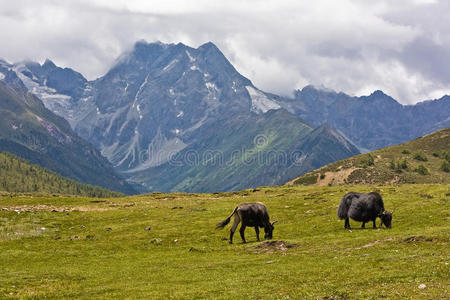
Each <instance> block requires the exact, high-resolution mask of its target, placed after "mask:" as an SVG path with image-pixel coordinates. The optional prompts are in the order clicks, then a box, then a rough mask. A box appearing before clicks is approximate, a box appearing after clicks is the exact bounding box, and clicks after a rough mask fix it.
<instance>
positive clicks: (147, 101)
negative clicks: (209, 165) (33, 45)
mask: <svg viewBox="0 0 450 300" xmlns="http://www.w3.org/2000/svg"><path fill="white" fill-rule="evenodd" d="M28 65H30V64H28ZM44 65H45V67H44ZM11 66H12V67H11V68H12V70H15V71H16V72H18V73H20V74H18V75H17V77H18V78H19V79H20V78H23V79H24V80H25V85H27V86H28V88H29V89H31V90H34V91H35V92H37V94H38V96H40V97H41V98H44V99H46V101H44V103H45V105H46V106H47V107H49V108H50V109H51V110H52V111H54V112H55V113H56V114H59V115H61V116H63V117H64V118H66V119H67V120H68V121H69V123H70V125H71V127H72V128H73V129H74V130H75V132H77V133H78V134H79V135H80V136H81V137H83V138H84V139H86V140H87V141H89V142H91V143H92V144H93V145H94V146H95V147H96V148H97V149H99V150H100V151H101V153H102V155H104V156H105V157H107V158H108V160H109V161H110V162H111V163H112V164H113V165H114V167H115V169H116V170H118V171H119V172H121V173H122V174H123V175H125V176H126V177H127V178H128V180H130V182H133V180H137V181H139V182H140V183H142V184H144V185H149V184H150V182H149V180H151V179H152V180H155V181H156V182H160V181H159V179H158V178H156V179H155V178H154V176H153V175H148V174H149V173H155V174H161V172H160V171H158V170H160V169H161V168H162V166H163V168H167V169H165V170H166V171H167V172H168V173H169V174H175V172H173V171H168V170H172V167H171V166H168V163H170V161H171V159H172V158H173V157H176V156H177V155H182V154H183V153H186V151H188V150H195V151H200V152H199V153H197V155H199V154H201V153H203V152H204V151H206V149H205V145H208V143H211V142H209V141H207V140H206V138H209V139H211V141H214V140H215V139H217V138H219V139H220V138H224V139H225V138H230V139H231V141H232V142H231V144H233V145H234V147H238V148H239V147H240V146H239V145H238V144H235V143H234V140H236V141H241V143H244V144H245V143H246V144H248V142H249V141H252V140H253V138H255V136H259V135H261V134H263V135H264V134H265V133H260V132H257V130H258V129H257V128H258V126H257V124H253V123H251V120H253V121H254V120H255V118H256V119H257V118H258V117H257V116H260V117H261V119H264V120H265V121H267V122H269V123H271V122H272V121H271V118H275V119H277V118H276V117H274V116H273V115H272V114H271V113H270V112H271V111H279V110H286V112H287V113H288V114H291V115H295V116H296V119H295V121H293V122H294V123H295V124H297V125H295V126H299V128H300V127H302V126H303V125H301V124H308V125H307V127H310V128H321V126H322V125H324V124H328V127H331V128H333V130H325V128H326V127H323V128H322V130H319V129H318V130H317V131H314V134H318V135H319V136H320V137H319V138H317V139H314V138H312V137H311V138H310V139H309V140H307V139H305V140H302V141H303V142H306V141H308V142H310V143H313V142H316V143H319V144H320V143H323V145H327V147H330V148H326V149H321V151H322V154H319V156H318V157H316V158H314V159H315V162H314V163H312V162H307V161H305V164H307V165H308V166H309V168H314V167H317V166H318V164H320V163H319V162H320V161H321V162H322V163H325V162H329V159H341V158H343V156H338V155H337V156H333V155H332V153H331V152H332V151H333V149H332V146H331V145H333V144H336V145H338V144H339V146H338V149H339V150H336V152H338V153H339V155H353V154H355V153H356V152H358V151H360V152H365V151H370V150H372V149H375V148H379V147H381V146H383V145H386V144H395V143H399V142H402V141H404V140H405V139H411V138H414V137H416V136H417V135H418V134H419V133H423V132H427V131H429V130H431V129H435V128H440V127H442V126H446V124H447V123H449V122H450V120H447V119H445V118H444V117H443V116H444V115H445V113H446V110H448V108H447V101H448V99H447V98H443V100H442V103H441V102H439V101H432V102H426V103H424V104H422V105H416V106H413V107H412V108H408V109H406V110H405V109H404V108H403V107H404V106H402V105H401V104H399V103H398V102H397V101H396V100H395V99H393V98H392V97H390V96H388V95H386V94H384V93H383V92H382V91H374V92H373V93H372V94H371V95H369V96H364V97H351V96H348V95H346V94H344V93H337V92H334V91H332V90H330V89H326V88H317V87H314V86H306V87H305V88H303V89H302V90H297V91H296V92H295V93H294V98H286V97H282V96H277V95H274V94H271V93H266V92H264V91H261V90H259V89H258V88H257V87H255V86H254V85H253V84H252V82H251V81H250V80H249V79H247V78H245V77H244V76H242V75H241V74H240V73H239V72H238V71H237V70H236V69H235V68H234V66H233V65H232V64H231V63H230V62H229V61H228V60H227V58H226V57H225V56H224V55H223V53H222V52H221V51H220V50H219V48H217V46H215V45H214V44H213V43H211V42H208V43H205V44H203V45H201V46H199V47H198V48H192V47H189V46H186V45H184V44H182V43H178V44H164V43H161V42H156V43H148V42H146V41H138V42H136V43H135V45H134V47H133V49H131V50H130V51H127V52H126V53H123V54H122V55H121V56H119V58H118V59H117V60H116V62H115V64H114V65H113V66H112V67H111V68H110V70H109V71H108V72H107V73H106V74H105V75H104V76H101V77H99V78H97V79H96V80H93V81H87V80H85V79H83V78H81V77H82V75H81V74H79V73H78V72H76V71H74V70H71V69H68V68H64V69H62V68H59V67H57V66H56V65H54V64H53V63H52V62H51V61H47V62H46V63H44V64H43V65H40V68H39V67H37V66H36V65H31V69H33V68H34V71H33V70H30V68H28V67H27V66H26V65H24V64H22V65H11ZM33 66H34V67H33ZM55 67H56V69H55ZM44 69H45V70H44ZM49 70H53V72H49ZM55 70H57V71H55ZM64 70H65V71H64ZM0 72H2V71H1V70H0ZM28 73H29V74H28ZM34 73H36V74H34ZM52 74H66V75H65V76H66V78H69V79H70V78H71V79H70V80H69V79H68V80H69V81H70V83H64V82H63V83H59V84H58V82H56V83H52V87H50V86H47V85H45V84H44V83H48V82H49V81H48V80H49V79H51V78H52ZM27 75H28V76H27ZM30 75H31V76H30ZM79 76H81V77H79ZM10 77H11V76H10ZM5 78H6V76H5ZM11 80H12V79H11ZM30 80H31V81H32V82H30ZM40 84H44V85H42V86H41V85H40ZM36 85H37V86H36ZM318 104H319V105H318ZM435 107H437V108H435ZM424 112H425V113H424ZM423 114H424V115H425V116H424V118H427V117H428V119H427V120H423V121H422V124H419V123H418V122H417V120H420V119H421V115H423ZM243 116H245V118H244V117H243ZM286 116H287V115H286ZM429 116H432V117H431V118H430V117H429ZM234 118H237V119H236V120H240V121H239V122H242V124H247V125H246V126H248V129H249V131H252V132H253V134H254V136H253V137H250V136H249V135H246V136H245V135H241V133H239V132H236V133H230V132H228V131H227V129H226V128H224V126H223V125H224V124H230V123H228V121H229V120H233V119H234ZM408 120H413V121H414V122H416V125H415V126H412V128H413V129H411V130H410V129H409V128H406V127H405V126H404V125H402V124H405V122H407V121H408ZM236 122H237V121H236ZM271 124H273V126H274V131H279V132H283V131H284V130H286V128H282V127H281V125H278V124H276V123H271ZM279 124H282V123H279ZM283 124H284V125H283V126H284V127H286V126H287V125H286V124H285V123H283ZM208 127H211V128H208ZM205 128H208V130H205ZM302 128H306V127H302ZM209 129H211V131H210V130H209ZM307 131H308V132H309V133H313V131H309V130H307ZM286 132H289V130H288V131H286ZM290 134H292V133H290ZM217 136H218V137H217ZM244 136H245V138H246V139H247V140H246V141H244V140H242V139H243V137H244ZM291 138H295V135H294V136H292V137H291ZM324 141H327V142H324ZM349 141H351V144H354V145H355V146H357V148H358V149H359V150H358V149H356V148H354V147H350V146H348V145H349ZM220 145H221V146H220V147H224V149H228V146H227V145H225V144H223V143H222V144H220ZM292 145H293V144H292V142H290V141H288V140H287V139H284V140H283V147H284V148H283V151H288V152H294V151H295V147H299V149H300V148H301V149H304V147H303V146H302V145H299V144H298V145H296V146H292ZM273 146H275V145H273ZM192 147H194V148H195V147H197V148H195V149H193V148H192ZM292 147H293V148H292ZM319 148H320V147H319ZM308 149H309V150H308V151H317V150H313V149H314V147H313V145H312V144H311V147H309V148H308ZM342 149H346V150H342ZM215 150H219V151H222V149H215ZM341 150H342V151H341ZM355 151H356V152H355ZM225 152H226V151H225ZM309 154H311V153H309ZM308 157H309V158H310V159H312V158H313V156H311V155H309V156H308ZM164 166H165V167H164ZM251 168H253V169H258V167H257V166H252V167H251ZM286 168H288V169H289V168H290V167H289V166H287V167H286ZM194 169H195V168H194ZM194 169H193V170H194ZM274 170H275V169H274ZM302 170H303V171H308V170H307V169H306V168H305V169H302ZM250 171H251V170H250ZM260 171H261V172H263V173H264V171H263V170H260ZM303 171H302V172H303ZM190 172H192V170H191V171H190ZM190 172H185V173H183V172H182V173H183V174H184V175H183V176H187V177H186V178H180V181H179V182H178V183H177V184H175V185H172V184H169V185H170V186H171V188H176V187H177V186H178V187H180V186H184V187H186V189H189V187H188V186H189V184H187V185H186V184H182V182H185V183H186V182H189V180H188V178H190V177H192V175H189V174H190ZM198 172H199V173H202V172H203V171H202V170H198ZM217 172H219V173H220V172H221V171H217ZM277 172H278V173H277ZM144 173H147V175H145V176H144V175H142V174H144ZM206 173H208V172H206ZM206 173H202V174H206ZM233 173H234V171H233V170H229V173H227V174H224V176H225V177H226V176H230V174H233ZM250 173H251V172H250ZM287 173H289V172H288V171H285V170H282V169H281V168H279V169H278V170H277V171H276V172H275V171H274V172H273V176H274V177H275V178H277V180H281V179H280V178H283V179H284V178H285V177H284V176H287V175H286V174H287ZM282 174H285V175H282ZM176 175H180V174H176ZM216 175H217V174H216ZM297 175H298V174H297ZM142 176H144V177H146V179H145V178H144V177H142ZM180 176H181V175H180ZM205 176H206V177H207V176H210V177H214V176H213V174H208V175H205ZM239 176H241V177H239V178H242V176H243V174H242V172H241V173H240V175H239ZM255 176H256V175H255ZM292 176H293V175H292ZM162 177H164V176H162ZM194 177H195V176H194ZM171 179H172V178H166V181H169V180H171ZM186 180H187V181H186ZM196 180H197V181H198V178H197V179H196ZM200 181H201V180H200ZM206 181H208V180H206ZM219 181H221V180H219ZM192 182H193V181H192ZM265 182H268V184H274V182H275V181H272V182H270V181H265V180H261V184H263V183H265ZM134 183H136V182H134ZM160 183H161V184H160V187H163V186H165V187H168V186H169V185H167V184H166V183H162V182H160ZM225 185H227V184H225V183H224V186H225ZM206 186H209V187H211V186H212V185H210V184H206V183H205V187H206ZM230 186H232V185H230ZM219 188H220V187H219ZM233 188H237V185H234V187H233ZM244 188H245V187H244ZM164 191H168V190H164Z"/></svg>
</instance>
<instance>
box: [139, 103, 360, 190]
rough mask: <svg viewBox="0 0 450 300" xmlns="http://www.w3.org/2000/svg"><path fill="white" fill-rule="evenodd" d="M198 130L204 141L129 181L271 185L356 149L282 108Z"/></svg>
mask: <svg viewBox="0 0 450 300" xmlns="http://www.w3.org/2000/svg"><path fill="white" fill-rule="evenodd" d="M219 123H220V124H219ZM218 128H220V129H221V132H220V135H219V134H218V132H217V130H218ZM198 134H199V135H201V136H203V139H201V140H198V141H197V142H195V143H192V144H191V145H189V146H187V147H186V148H185V149H183V150H182V151H180V152H179V153H177V154H176V155H174V156H173V157H172V158H171V160H170V161H169V162H166V163H164V164H162V165H160V166H157V167H154V168H149V169H147V170H143V171H138V172H134V173H133V177H132V178H131V179H132V181H134V182H139V183H141V184H143V185H144V186H146V187H147V188H148V189H150V190H162V191H186V192H213V191H214V192H217V191H230V190H239V189H244V188H249V187H257V186H261V185H269V186H273V185H279V184H281V183H283V182H285V181H286V180H289V179H291V178H293V177H294V176H296V175H297V174H301V173H304V172H306V171H308V170H311V169H315V168H317V167H318V166H322V165H324V164H325V163H326V162H332V161H335V160H336V159H340V158H342V157H348V156H351V155H354V154H356V153H358V150H357V149H356V148H355V147H354V146H353V145H351V144H350V143H348V142H347V141H346V140H345V139H343V138H342V137H341V136H340V135H338V134H337V133H336V132H335V131H334V130H333V129H331V128H328V127H326V126H322V127H319V128H316V129H314V128H312V127H310V126H309V125H307V124H305V123H303V122H302V121H301V120H300V119H298V118H297V117H296V116H294V115H292V114H290V113H288V112H287V111H285V110H282V109H280V110H270V111H268V112H267V113H265V114H259V115H258V114H252V115H251V116H248V115H235V116H234V117H232V118H228V119H227V120H222V121H219V122H218V123H217V124H215V123H213V124H211V125H208V126H202V127H200V128H199V129H198Z"/></svg>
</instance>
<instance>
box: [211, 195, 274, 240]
mask: <svg viewBox="0 0 450 300" xmlns="http://www.w3.org/2000/svg"><path fill="white" fill-rule="evenodd" d="M233 215H234V222H233V226H231V230H230V244H232V243H233V234H234V232H235V231H236V228H237V226H238V225H239V222H242V225H241V229H240V230H239V232H240V233H241V238H242V242H244V243H246V241H245V236H244V232H245V227H247V226H250V227H255V232H256V240H257V241H258V242H259V228H260V227H261V228H264V233H265V234H264V238H265V239H271V238H272V233H273V229H274V227H273V224H275V223H276V222H277V221H274V222H272V223H270V221H269V213H268V211H267V207H266V206H265V205H264V204H263V203H261V202H255V203H242V204H239V205H238V206H236V208H235V209H234V210H233V212H232V213H231V215H230V216H229V217H228V218H226V219H225V220H223V221H222V222H220V223H219V224H217V226H216V228H217V229H219V228H224V227H225V226H226V225H227V224H228V223H230V219H231V217H232V216H233Z"/></svg>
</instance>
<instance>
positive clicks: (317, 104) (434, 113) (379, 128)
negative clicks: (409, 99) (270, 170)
mask: <svg viewBox="0 0 450 300" xmlns="http://www.w3.org/2000/svg"><path fill="white" fill-rule="evenodd" d="M278 102H279V103H280V105H281V106H282V107H284V108H285V109H287V110H288V111H290V112H292V113H294V114H296V115H298V116H299V117H300V118H302V119H303V120H305V121H306V122H308V123H310V124H313V125H315V126H319V125H321V124H324V123H325V124H328V125H329V126H330V127H332V128H334V129H336V131H337V132H339V133H340V134H341V135H343V136H344V137H345V138H346V139H348V140H349V141H350V142H352V143H353V144H354V145H355V146H357V147H358V149H359V150H360V152H362V153H364V152H369V151H373V150H376V149H380V148H384V147H388V146H391V145H397V144H400V143H405V142H407V141H410V140H412V139H415V138H418V137H420V136H423V135H425V134H428V133H431V132H434V131H436V130H439V129H443V128H446V127H448V126H450V117H449V116H450V96H444V97H442V98H440V99H437V100H433V101H423V102H419V103H417V104H415V105H401V104H400V103H398V102H397V101H396V100H395V99H393V98H392V97H390V96H388V95H386V94H384V93H383V92H382V91H375V92H373V93H372V94H370V95H369V96H362V97H352V96H349V95H347V94H345V93H337V92H335V91H332V90H328V89H324V88H317V87H314V86H306V87H305V88H303V89H302V90H298V91H296V92H295V97H294V98H280V99H278Z"/></svg>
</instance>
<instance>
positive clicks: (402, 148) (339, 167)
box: [288, 127, 450, 185]
mask: <svg viewBox="0 0 450 300" xmlns="http://www.w3.org/2000/svg"><path fill="white" fill-rule="evenodd" d="M402 183H446V184H448V183H450V127H448V128H446V129H442V130H439V131H437V132H434V133H432V134H429V135H426V136H423V137H420V138H418V139H415V140H413V141H410V142H407V143H404V144H400V145H396V146H391V147H387V148H383V149H379V150H376V151H373V152H370V153H366V154H361V155H357V156H354V157H351V158H348V159H344V160H341V161H337V162H335V163H332V164H329V165H327V166H325V167H322V168H320V169H318V170H314V171H312V172H309V173H307V174H304V175H302V176H300V177H298V178H296V179H294V180H292V181H290V182H289V183H288V184H294V185H297V184H301V185H310V184H317V185H339V184H402Z"/></svg>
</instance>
